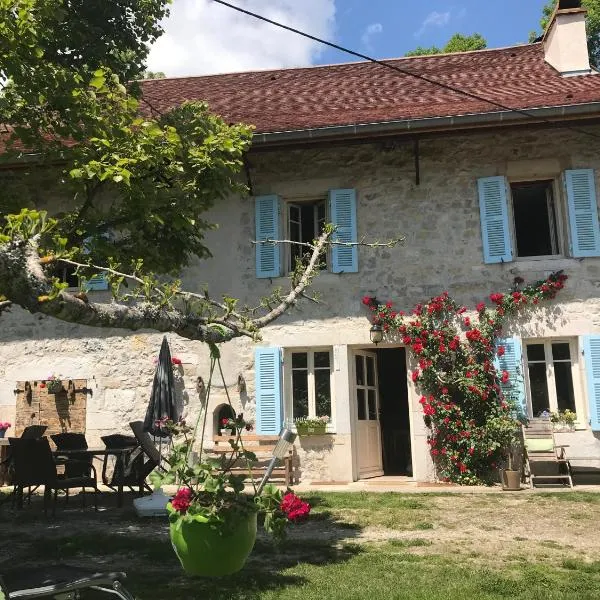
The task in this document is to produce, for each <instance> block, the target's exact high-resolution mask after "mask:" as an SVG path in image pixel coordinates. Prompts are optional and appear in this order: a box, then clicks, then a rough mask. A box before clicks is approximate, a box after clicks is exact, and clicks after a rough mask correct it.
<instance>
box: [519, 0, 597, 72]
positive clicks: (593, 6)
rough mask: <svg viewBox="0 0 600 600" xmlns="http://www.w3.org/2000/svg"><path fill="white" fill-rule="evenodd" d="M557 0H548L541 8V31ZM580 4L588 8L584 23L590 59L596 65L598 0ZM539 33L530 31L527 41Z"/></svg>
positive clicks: (545, 25)
mask: <svg viewBox="0 0 600 600" xmlns="http://www.w3.org/2000/svg"><path fill="white" fill-rule="evenodd" d="M557 2H558V0H550V1H549V2H548V3H547V4H546V5H545V6H544V8H543V9H542V18H541V20H540V25H541V28H542V32H544V31H546V28H547V27H548V24H549V23H550V18H551V17H552V14H553V13H554V9H555V7H556V4H557ZM581 4H582V5H583V6H584V7H585V8H587V10H588V14H587V23H586V24H587V34H588V48H589V51H590V60H591V62H592V64H594V65H596V66H598V65H600V0H582V2H581ZM539 35H540V34H539V33H538V32H536V31H534V32H532V33H531V35H530V40H529V41H533V40H535V39H536V38H538V37H539Z"/></svg>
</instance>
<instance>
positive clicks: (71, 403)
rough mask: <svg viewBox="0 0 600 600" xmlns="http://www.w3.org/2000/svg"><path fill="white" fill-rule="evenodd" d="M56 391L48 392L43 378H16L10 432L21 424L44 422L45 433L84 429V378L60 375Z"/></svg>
mask: <svg viewBox="0 0 600 600" xmlns="http://www.w3.org/2000/svg"><path fill="white" fill-rule="evenodd" d="M61 383H62V386H61V389H60V391H58V392H56V393H51V392H50V391H48V386H47V384H46V382H45V381H17V387H16V389H15V394H16V396H17V401H16V418H15V430H14V435H15V436H16V437H19V436H20V435H21V434H22V433H23V430H24V429H25V427H29V426H30V425H45V426H46V427H47V428H48V429H46V432H45V435H54V434H56V433H67V432H74V433H85V424H86V412H87V394H88V391H89V390H88V389H87V380H86V379H63V380H62V381H61Z"/></svg>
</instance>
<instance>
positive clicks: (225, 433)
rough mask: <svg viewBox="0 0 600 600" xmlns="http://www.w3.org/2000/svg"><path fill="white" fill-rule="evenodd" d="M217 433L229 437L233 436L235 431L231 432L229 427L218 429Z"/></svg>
mask: <svg viewBox="0 0 600 600" xmlns="http://www.w3.org/2000/svg"><path fill="white" fill-rule="evenodd" d="M219 433H220V434H221V435H227V436H229V437H235V433H232V432H231V430H230V429H220V430H219Z"/></svg>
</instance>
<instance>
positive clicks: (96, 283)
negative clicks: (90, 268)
mask: <svg viewBox="0 0 600 600" xmlns="http://www.w3.org/2000/svg"><path fill="white" fill-rule="evenodd" d="M83 289H84V290H85V291H86V292H89V291H103V290H107V289H108V277H106V275H101V274H98V275H93V276H92V277H90V278H89V279H86V280H85V281H84V283H83Z"/></svg>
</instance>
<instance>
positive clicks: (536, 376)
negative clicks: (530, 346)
mask: <svg viewBox="0 0 600 600" xmlns="http://www.w3.org/2000/svg"><path fill="white" fill-rule="evenodd" d="M529 386H530V389H531V408H532V410H533V416H534V417H537V416H539V414H540V413H541V412H543V411H545V410H550V402H549V400H548V382H547V379H546V363H536V364H530V365H529Z"/></svg>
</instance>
